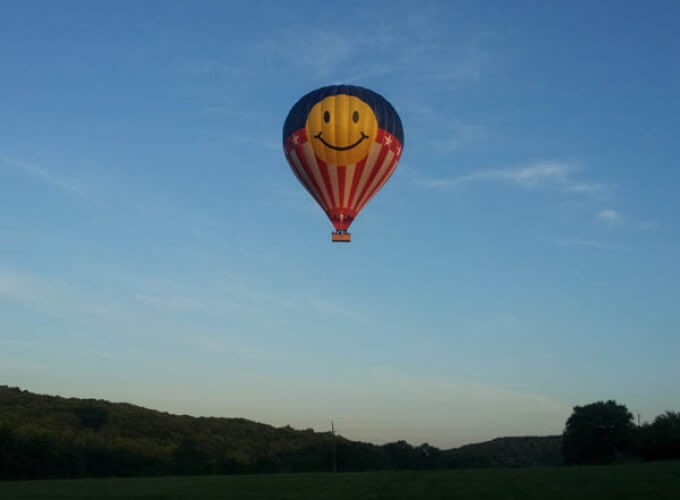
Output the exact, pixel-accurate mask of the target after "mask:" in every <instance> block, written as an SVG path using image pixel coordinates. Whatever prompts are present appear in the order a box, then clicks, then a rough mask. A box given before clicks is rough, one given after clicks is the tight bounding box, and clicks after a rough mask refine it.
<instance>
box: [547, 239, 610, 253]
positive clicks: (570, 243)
mask: <svg viewBox="0 0 680 500" xmlns="http://www.w3.org/2000/svg"><path fill="white" fill-rule="evenodd" d="M539 240H540V241H545V242H550V243H554V244H557V245H560V246H567V247H584V248H597V249H601V250H614V249H615V248H616V247H615V246H614V245H610V244H609V243H605V242H604V241H600V240H586V239H579V238H539Z"/></svg>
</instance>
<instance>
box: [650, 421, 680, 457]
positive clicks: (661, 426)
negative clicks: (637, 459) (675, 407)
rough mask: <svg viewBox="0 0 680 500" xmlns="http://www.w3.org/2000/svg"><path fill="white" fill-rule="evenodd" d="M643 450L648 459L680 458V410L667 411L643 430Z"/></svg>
mask: <svg viewBox="0 0 680 500" xmlns="http://www.w3.org/2000/svg"><path fill="white" fill-rule="evenodd" d="M641 432H642V447H643V449H642V452H643V454H644V456H645V458H646V459H648V460H674V459H680V412H672V411H667V412H666V413H663V414H661V415H659V416H658V417H656V418H655V419H654V422H652V423H651V424H649V425H645V426H644V427H643V428H642V430H641Z"/></svg>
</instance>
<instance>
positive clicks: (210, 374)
mask: <svg viewBox="0 0 680 500" xmlns="http://www.w3.org/2000/svg"><path fill="white" fill-rule="evenodd" d="M679 14H680V4H678V3H677V2H662V1H659V2H653V3H651V4H650V3H646V2H598V3H597V5H594V4H593V3H592V2H550V3H546V2H513V3H508V2H441V3H437V2H426V3H424V5H422V6H418V7H416V4H415V3H413V2H371V3H365V2H364V3H363V4H359V3H356V4H355V3H339V4H319V3H318V2H309V3H304V2H289V3H283V2H249V3H247V4H246V3H244V2H233V3H231V2H206V1H202V2H170V1H168V2H160V1H158V2H128V1H125V2H98V3H97V4H96V5H94V4H92V3H90V2H67V1H64V2H30V1H22V2H4V3H3V5H2V6H1V7H0V68H2V72H1V75H2V76H1V77H0V383H4V384H9V385H13V386H16V385H18V386H21V387H22V388H25V389H28V390H32V391H36V392H42V393H49V394H61V395H64V396H78V397H99V398H104V399H110V400H114V401H128V402H132V403H136V404H140V405H144V406H149V407H153V408H158V409H162V410H167V411H171V412H178V413H188V414H193V415H216V416H229V417H232V416H240V417H246V418H251V419H254V420H257V421H261V422H267V423H271V424H273V425H277V426H279V425H285V424H290V425H292V426H293V427H296V428H307V427H312V428H314V429H316V430H326V429H327V428H328V427H329V425H330V423H329V422H330V419H331V418H333V419H334V420H335V422H336V426H337V428H338V429H339V431H340V433H341V434H343V435H345V436H346V437H349V438H352V439H361V440H367V441H373V442H378V443H381V442H386V441H391V440H396V439H407V440H408V441H410V442H412V443H414V444H419V443H422V442H425V441H427V442H429V443H431V444H433V445H436V446H440V447H449V446H457V445H460V444H464V443H468V442H473V441H480V440H484V439H490V438H493V437H497V436H506V435H526V434H548V433H559V432H561V431H562V429H563V426H564V422H565V420H566V419H567V417H568V416H569V414H570V412H571V408H572V407H573V406H574V405H577V404H587V403H590V402H593V401H597V400H602V399H616V400H617V401H618V402H620V403H624V404H626V405H627V406H628V408H629V409H630V410H631V411H632V412H633V413H640V414H641V417H642V419H643V420H645V419H646V420H651V419H652V418H653V417H654V416H655V415H657V414H659V413H661V412H663V411H665V410H677V409H679V406H680V400H679V399H678V397H677V394H678V392H677V387H675V384H674V381H677V380H679V379H680V364H678V363H677V355H678V352H680V340H679V338H678V324H679V323H680V308H678V307H677V304H678V302H679V301H680V293H679V287H678V280H679V279H680V265H679V264H678V255H679V254H680V233H679V225H678V221H677V220H678V214H680V202H679V201H678V195H677V189H678V186H680V174H679V173H678V172H679V170H680V168H679V167H680V165H679V164H678V140H677V134H678V130H680V99H678V91H677V89H678V88H680V69H679V65H678V64H677V54H678V51H679V49H680V35H679V34H678V30H677V22H678V19H679ZM334 83H351V84H356V85H363V86H366V87H369V88H371V89H373V90H376V91H378V92H379V93H381V94H382V95H384V96H385V97H386V98H387V99H388V100H390V102H391V103H392V104H393V105H394V107H395V108H396V109H397V111H398V112H399V114H400V115H401V118H402V121H403V124H404V132H405V149H404V155H403V157H402V161H401V163H400V165H399V167H398V168H397V171H396V172H395V174H394V176H393V177H392V178H391V179H390V181H389V183H388V184H387V185H386V186H385V187H384V188H383V190H382V191H381V192H380V193H379V194H378V195H377V196H376V197H375V198H374V199H373V200H372V201H371V202H370V203H369V204H368V206H367V207H366V208H365V209H364V211H362V213H361V215H360V216H359V217H358V218H357V220H356V222H355V223H354V224H353V226H352V234H353V242H352V243H351V244H349V245H333V244H331V242H330V232H331V230H332V227H331V225H330V223H329V221H328V220H327V219H326V218H325V215H324V214H323V213H322V212H321V210H320V209H319V208H318V207H317V206H316V205H315V203H314V202H313V200H312V199H311V197H310V196H309V195H308V194H307V193H306V192H305V191H304V189H303V188H302V187H301V186H300V185H299V184H298V183H297V181H296V179H295V178H294V176H293V174H292V172H291V171H290V169H289V167H288V166H287V164H286V161H285V158H284V156H283V152H282V147H281V128H282V125H283V121H284V119H285V116H286V114H287V112H288V110H289V109H290V107H291V106H292V105H293V104H294V103H295V101H296V100H297V99H298V98H299V97H301V96H302V95H304V94H305V93H306V92H308V91H310V90H312V89H314V88H317V87H320V86H323V85H327V84H334Z"/></svg>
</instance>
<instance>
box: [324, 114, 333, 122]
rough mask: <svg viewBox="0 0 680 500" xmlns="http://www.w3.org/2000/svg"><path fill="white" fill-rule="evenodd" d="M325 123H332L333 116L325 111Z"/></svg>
mask: <svg viewBox="0 0 680 500" xmlns="http://www.w3.org/2000/svg"><path fill="white" fill-rule="evenodd" d="M323 121H325V122H326V123H328V122H329V121H331V114H330V113H329V112H328V111H324V113H323Z"/></svg>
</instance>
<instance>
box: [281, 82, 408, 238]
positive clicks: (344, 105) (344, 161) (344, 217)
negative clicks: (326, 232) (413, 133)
mask: <svg viewBox="0 0 680 500" xmlns="http://www.w3.org/2000/svg"><path fill="white" fill-rule="evenodd" d="M403 146H404V131H403V129H402V126H401V119H400V118H399V115H398V114H397V112H396V111H395V110H394V108H393V107H392V105H391V104H390V103H389V102H388V101H387V100H386V99H385V98H384V97H382V96H381V95H379V94H377V93H375V92H373V91H372V90H369V89H366V88H363V87H358V86H354V85H331V86H328V87H322V88H320V89H317V90H314V91H312V92H310V93H309V94H307V95H305V96H304V97H302V98H301V99H300V100H299V101H298V102H297V103H296V104H295V105H294V106H293V107H292V109H291V110H290V112H289V113H288V116H287V117H286V121H285V123H284V125H283V151H284V153H285V155H286V158H287V160H288V164H289V165H290V168H291V169H292V170H293V173H294V174H295V176H296V177H297V178H298V180H299V181H300V183H301V184H302V185H303V186H304V187H305V189H307V191H308V192H309V194H311V195H312V197H313V198H314V199H315V200H316V202H317V203H318V204H319V205H320V206H321V208H322V209H323V210H324V212H326V215H328V218H329V219H330V220H331V223H332V224H333V226H334V227H335V231H334V232H333V233H332V237H331V240H332V241H338V242H339V241H344V242H349V241H351V235H350V233H348V232H347V229H348V228H349V226H350V225H351V224H352V222H353V221H354V219H355V218H356V217H357V214H358V213H359V212H360V211H361V209H362V208H363V207H364V206H365V205H366V203H368V201H369V200H370V199H371V198H372V197H373V196H374V195H375V194H376V193H377V192H378V190H379V189H380V188H381V187H382V186H383V185H384V184H385V183H386V182H387V181H388V179H389V178H390V176H391V175H392V173H393V172H394V170H395V169H396V168H397V163H399V158H401V153H402V150H403Z"/></svg>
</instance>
